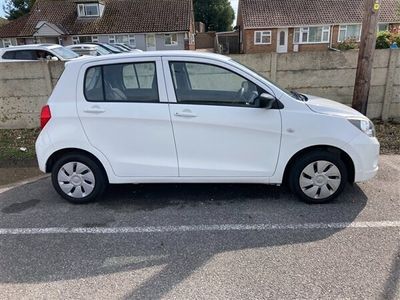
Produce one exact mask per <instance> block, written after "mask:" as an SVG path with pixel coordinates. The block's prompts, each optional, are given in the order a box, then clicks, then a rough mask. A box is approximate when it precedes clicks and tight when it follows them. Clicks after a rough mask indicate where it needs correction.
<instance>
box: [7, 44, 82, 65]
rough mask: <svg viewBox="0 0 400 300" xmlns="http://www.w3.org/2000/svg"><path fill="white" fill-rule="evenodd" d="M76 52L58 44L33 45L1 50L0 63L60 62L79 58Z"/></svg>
mask: <svg viewBox="0 0 400 300" xmlns="http://www.w3.org/2000/svg"><path fill="white" fill-rule="evenodd" d="M78 57H79V55H78V54H76V53H75V52H73V51H71V50H69V49H67V48H65V47H63V46H60V45H57V44H33V45H23V46H11V47H7V48H3V49H0V62H2V61H3V62H14V61H32V60H60V61H69V60H72V59H75V58H78Z"/></svg>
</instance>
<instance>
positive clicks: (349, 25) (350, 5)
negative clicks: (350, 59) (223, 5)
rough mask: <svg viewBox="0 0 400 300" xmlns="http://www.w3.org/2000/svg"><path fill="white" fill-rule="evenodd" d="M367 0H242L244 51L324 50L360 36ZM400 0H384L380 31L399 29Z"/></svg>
mask: <svg viewBox="0 0 400 300" xmlns="http://www.w3.org/2000/svg"><path fill="white" fill-rule="evenodd" d="M363 10H364V0H268V1H267V0H239V10H238V21H237V23H238V28H239V31H240V44H241V52H242V53H262V52H278V53H286V52H298V51H320V50H321V51H322V50H328V49H329V48H336V47H337V46H338V44H339V43H340V42H342V41H344V40H346V39H348V38H354V39H356V40H358V41H359V40H360V36H361V24H362V19H363ZM399 29H400V17H399V15H398V4H397V0H381V9H380V18H379V25H378V30H379V31H386V30H391V31H399Z"/></svg>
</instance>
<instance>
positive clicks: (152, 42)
mask: <svg viewBox="0 0 400 300" xmlns="http://www.w3.org/2000/svg"><path fill="white" fill-rule="evenodd" d="M146 50H147V51H155V50H156V35H155V34H152V33H151V34H146Z"/></svg>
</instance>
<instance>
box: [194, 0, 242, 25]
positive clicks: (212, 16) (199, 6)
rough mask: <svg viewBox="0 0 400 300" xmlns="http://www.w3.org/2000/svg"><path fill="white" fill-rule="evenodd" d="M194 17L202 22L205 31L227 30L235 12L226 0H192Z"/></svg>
mask: <svg viewBox="0 0 400 300" xmlns="http://www.w3.org/2000/svg"><path fill="white" fill-rule="evenodd" d="M194 18H195V20H196V21H198V22H203V23H204V24H205V25H206V30H207V31H210V30H211V31H229V30H232V23H233V20H234V19H235V12H234V11H233V8H232V6H231V4H230V3H229V1H228V0H194Z"/></svg>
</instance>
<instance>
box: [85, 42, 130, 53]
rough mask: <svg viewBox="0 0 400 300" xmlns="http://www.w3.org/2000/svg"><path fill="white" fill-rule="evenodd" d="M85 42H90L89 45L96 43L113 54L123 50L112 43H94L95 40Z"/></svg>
mask: <svg viewBox="0 0 400 300" xmlns="http://www.w3.org/2000/svg"><path fill="white" fill-rule="evenodd" d="M86 44H90V45H97V46H100V47H102V48H104V49H106V50H107V51H110V52H111V53H113V54H118V53H123V52H124V51H122V50H120V49H118V48H116V47H114V46H113V45H110V44H104V43H96V42H88V43H86Z"/></svg>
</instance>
